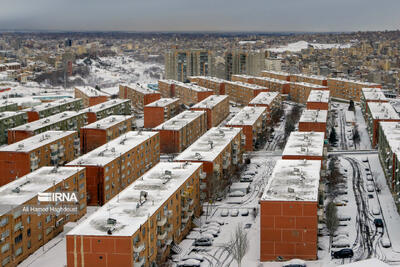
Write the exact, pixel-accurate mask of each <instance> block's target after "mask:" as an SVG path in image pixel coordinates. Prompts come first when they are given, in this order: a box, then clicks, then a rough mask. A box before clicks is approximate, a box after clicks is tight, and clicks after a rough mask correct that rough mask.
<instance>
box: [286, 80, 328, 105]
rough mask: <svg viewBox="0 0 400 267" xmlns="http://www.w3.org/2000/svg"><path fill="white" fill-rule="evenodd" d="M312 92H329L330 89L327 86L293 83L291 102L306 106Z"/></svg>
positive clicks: (291, 85) (290, 94)
mask: <svg viewBox="0 0 400 267" xmlns="http://www.w3.org/2000/svg"><path fill="white" fill-rule="evenodd" d="M312 90H329V89H328V87H326V86H322V85H316V84H312V83H302V82H300V83H298V82H293V83H291V84H290V93H289V97H290V100H292V101H294V102H297V103H300V104H306V103H307V100H308V97H309V95H310V92H311V91H312Z"/></svg>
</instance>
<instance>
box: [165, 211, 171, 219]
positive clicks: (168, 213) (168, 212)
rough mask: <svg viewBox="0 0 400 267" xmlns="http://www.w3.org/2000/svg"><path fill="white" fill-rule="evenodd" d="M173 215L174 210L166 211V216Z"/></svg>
mask: <svg viewBox="0 0 400 267" xmlns="http://www.w3.org/2000/svg"><path fill="white" fill-rule="evenodd" d="M172 215H173V212H172V210H167V212H166V216H167V217H168V218H171V217H172Z"/></svg>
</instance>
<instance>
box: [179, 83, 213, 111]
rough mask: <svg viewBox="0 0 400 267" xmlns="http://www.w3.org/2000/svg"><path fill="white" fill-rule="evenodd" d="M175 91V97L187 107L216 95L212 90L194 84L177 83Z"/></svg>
mask: <svg viewBox="0 0 400 267" xmlns="http://www.w3.org/2000/svg"><path fill="white" fill-rule="evenodd" d="M174 89H175V95H174V97H178V98H179V99H180V100H181V103H182V104H185V105H186V106H192V105H194V104H196V103H199V102H200V101H202V100H203V99H206V98H207V97H209V96H210V95H213V94H214V92H213V91H212V90H211V89H208V88H205V87H201V86H198V85H197V84H194V83H181V82H177V83H175V87H174Z"/></svg>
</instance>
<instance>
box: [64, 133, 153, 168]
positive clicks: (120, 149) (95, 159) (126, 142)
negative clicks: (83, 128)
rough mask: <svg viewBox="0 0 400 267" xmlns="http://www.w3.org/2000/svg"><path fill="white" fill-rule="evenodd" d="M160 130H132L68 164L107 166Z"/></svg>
mask: <svg viewBox="0 0 400 267" xmlns="http://www.w3.org/2000/svg"><path fill="white" fill-rule="evenodd" d="M156 134H158V132H141V131H130V132H127V133H125V134H123V135H121V136H119V137H117V138H116V139H114V140H111V141H110V142H108V143H107V144H104V145H102V146H100V147H98V148H96V149H94V150H92V151H90V152H89V153H86V154H85V155H82V156H80V157H79V158H77V159H75V160H73V161H71V162H69V163H67V166H73V165H81V166H105V165H107V164H108V163H110V162H111V161H113V160H115V159H116V158H118V157H120V156H121V155H123V154H125V153H127V152H128V151H130V150H131V149H132V148H134V147H136V146H139V145H140V144H141V143H143V142H145V141H147V140H148V139H150V138H151V137H153V136H155V135H156Z"/></svg>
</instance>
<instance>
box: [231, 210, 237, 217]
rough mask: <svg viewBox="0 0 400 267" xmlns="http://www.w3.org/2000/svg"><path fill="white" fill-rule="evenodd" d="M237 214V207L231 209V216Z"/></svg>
mask: <svg viewBox="0 0 400 267" xmlns="http://www.w3.org/2000/svg"><path fill="white" fill-rule="evenodd" d="M238 215H239V211H238V210H237V209H233V210H231V217H237V216H238Z"/></svg>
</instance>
